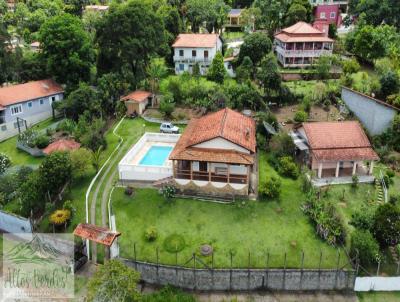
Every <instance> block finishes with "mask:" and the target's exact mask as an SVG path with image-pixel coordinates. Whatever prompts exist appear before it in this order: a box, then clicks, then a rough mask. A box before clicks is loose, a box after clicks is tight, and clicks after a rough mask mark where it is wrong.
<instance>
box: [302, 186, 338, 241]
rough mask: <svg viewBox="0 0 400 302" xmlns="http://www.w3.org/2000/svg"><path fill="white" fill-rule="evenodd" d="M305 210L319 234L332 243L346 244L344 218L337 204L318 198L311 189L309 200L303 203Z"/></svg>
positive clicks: (308, 195)
mask: <svg viewBox="0 0 400 302" xmlns="http://www.w3.org/2000/svg"><path fill="white" fill-rule="evenodd" d="M301 209H302V210H303V212H304V213H305V214H306V215H307V216H309V217H310V219H311V220H312V221H313V222H314V224H315V226H316V232H317V234H318V235H319V236H320V237H321V238H322V239H324V240H326V241H327V242H328V243H329V244H331V245H336V244H344V242H345V238H346V232H345V227H344V224H343V219H342V217H341V216H340V215H339V213H338V211H337V209H336V208H335V206H333V205H332V204H331V203H324V202H321V201H320V200H318V199H317V197H316V194H315V193H314V192H312V191H310V192H309V193H308V194H307V201H306V202H305V203H304V204H303V205H302V207H301Z"/></svg>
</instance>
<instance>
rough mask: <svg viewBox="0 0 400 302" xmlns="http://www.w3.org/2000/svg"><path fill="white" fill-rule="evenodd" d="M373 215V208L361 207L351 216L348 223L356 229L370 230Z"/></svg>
mask: <svg viewBox="0 0 400 302" xmlns="http://www.w3.org/2000/svg"><path fill="white" fill-rule="evenodd" d="M374 214H375V209H374V208H371V207H367V206H363V207H361V209H359V210H357V211H355V212H354V213H353V214H352V215H351V220H350V222H349V223H350V224H351V225H352V226H354V227H355V228H356V229H360V230H371V228H372V225H373V223H374Z"/></svg>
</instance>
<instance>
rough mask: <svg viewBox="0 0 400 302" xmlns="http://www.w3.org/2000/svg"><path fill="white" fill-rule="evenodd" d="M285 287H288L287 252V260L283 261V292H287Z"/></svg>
mask: <svg viewBox="0 0 400 302" xmlns="http://www.w3.org/2000/svg"><path fill="white" fill-rule="evenodd" d="M285 285H286V252H285V258H284V261H283V281H282V290H285Z"/></svg>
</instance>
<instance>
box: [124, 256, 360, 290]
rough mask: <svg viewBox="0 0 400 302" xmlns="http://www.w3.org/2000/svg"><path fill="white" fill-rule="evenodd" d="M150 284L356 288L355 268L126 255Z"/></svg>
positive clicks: (197, 287) (207, 287) (221, 287)
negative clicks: (183, 263) (214, 263)
mask: <svg viewBox="0 0 400 302" xmlns="http://www.w3.org/2000/svg"><path fill="white" fill-rule="evenodd" d="M123 261H124V262H125V263H126V264H127V265H128V266H130V267H132V268H134V269H136V270H137V271H139V272H140V274H141V279H142V280H143V281H145V282H147V283H150V284H159V285H166V284H171V285H173V286H176V287H180V288H184V289H193V290H203V291H214V290H221V291H222V290H233V291H242V290H258V289H264V290H267V289H268V290H284V291H315V290H327V291H329V290H341V291H351V290H353V288H354V282H355V272H354V271H343V270H338V271H337V270H301V269H286V270H285V269H214V270H213V269H191V268H183V267H179V266H166V265H157V264H154V263H146V262H140V261H133V260H127V259H123Z"/></svg>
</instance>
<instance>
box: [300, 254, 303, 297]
mask: <svg viewBox="0 0 400 302" xmlns="http://www.w3.org/2000/svg"><path fill="white" fill-rule="evenodd" d="M303 268H304V251H301V270H300V290H302V289H303Z"/></svg>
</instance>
